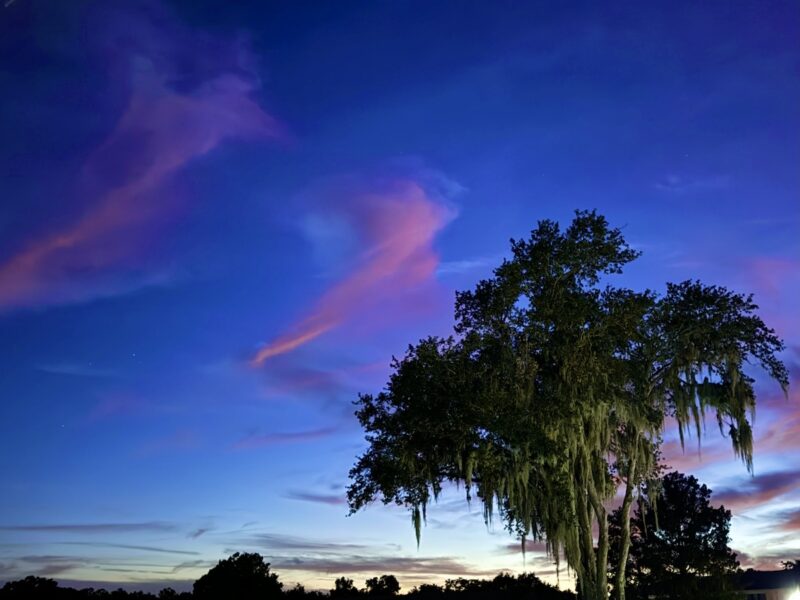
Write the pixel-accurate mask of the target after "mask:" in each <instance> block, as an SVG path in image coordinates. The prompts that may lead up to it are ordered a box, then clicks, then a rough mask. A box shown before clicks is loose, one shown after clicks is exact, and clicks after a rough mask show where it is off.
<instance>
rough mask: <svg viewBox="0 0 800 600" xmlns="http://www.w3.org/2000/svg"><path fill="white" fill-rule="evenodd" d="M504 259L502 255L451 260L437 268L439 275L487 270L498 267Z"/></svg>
mask: <svg viewBox="0 0 800 600" xmlns="http://www.w3.org/2000/svg"><path fill="white" fill-rule="evenodd" d="M502 260H503V257H502V256H501V255H496V256H484V257H480V258H472V259H465V260H451V261H447V262H442V263H441V264H440V265H439V268H438V269H436V273H437V274H438V275H463V274H464V273H472V272H473V271H485V270H489V269H490V268H493V267H496V266H497V265H499V264H500V262H501V261H502Z"/></svg>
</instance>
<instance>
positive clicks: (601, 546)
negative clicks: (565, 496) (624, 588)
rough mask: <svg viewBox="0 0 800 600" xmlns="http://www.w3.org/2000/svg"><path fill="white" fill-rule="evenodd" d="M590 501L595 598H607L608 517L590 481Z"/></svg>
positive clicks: (605, 599) (604, 599)
mask: <svg viewBox="0 0 800 600" xmlns="http://www.w3.org/2000/svg"><path fill="white" fill-rule="evenodd" d="M589 490H590V491H589V494H590V496H589V497H590V501H591V505H592V509H593V510H594V514H595V518H596V519H597V550H596V551H595V561H596V565H597V566H596V568H595V572H596V574H597V575H596V577H597V580H596V582H595V589H596V590H597V598H602V599H603V600H607V599H608V544H609V542H608V518H607V516H606V508H605V506H603V502H602V501H601V500H600V497H599V495H598V494H597V490H596V489H595V488H594V482H592V485H591V487H590V488H589Z"/></svg>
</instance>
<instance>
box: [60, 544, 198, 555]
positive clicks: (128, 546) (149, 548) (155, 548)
mask: <svg viewBox="0 0 800 600" xmlns="http://www.w3.org/2000/svg"><path fill="white" fill-rule="evenodd" d="M57 543H59V544H65V545H68V546H92V547H96V548H119V549H122V550H139V551H142V552H157V553H158V554H181V555H186V556H199V555H200V553H199V552H194V551H192V550H175V549H173V548H162V547H160V546H138V545H133V544H112V543H107V542H57Z"/></svg>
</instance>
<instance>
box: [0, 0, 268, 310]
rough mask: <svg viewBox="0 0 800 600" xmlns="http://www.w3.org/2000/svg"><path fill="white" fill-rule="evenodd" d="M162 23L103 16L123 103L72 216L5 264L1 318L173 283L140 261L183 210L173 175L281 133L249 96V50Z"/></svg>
mask: <svg viewBox="0 0 800 600" xmlns="http://www.w3.org/2000/svg"><path fill="white" fill-rule="evenodd" d="M162 12H163V11H162ZM158 17H159V18H158V19H152V20H150V19H147V18H145V17H143V14H140V13H133V12H131V13H127V14H125V15H111V14H110V13H108V14H105V17H104V18H105V19H106V21H104V22H103V23H102V27H100V28H98V31H102V32H103V33H102V34H100V35H106V36H108V37H107V39H106V40H105V42H106V43H105V45H103V47H102V51H103V52H104V53H105V54H106V55H107V56H104V58H106V62H107V63H109V64H110V65H113V67H115V68H116V71H114V70H113V69H112V79H114V78H115V77H116V78H119V79H123V80H124V81H125V84H126V87H127V88H128V90H129V93H128V101H127V105H126V106H125V108H124V110H123V112H122V114H121V116H120V117H119V120H118V121H117V124H116V126H115V127H114V129H113V130H112V131H111V133H110V134H109V135H108V137H107V138H106V139H105V141H103V142H102V143H101V144H100V145H99V147H97V148H96V149H95V151H94V152H92V153H91V154H90V155H89V157H88V158H87V160H86V162H85V164H84V168H83V171H82V173H81V175H80V178H79V179H80V180H79V181H77V182H76V186H75V192H74V193H75V194H77V198H78V199H77V200H75V201H73V202H72V204H74V205H75V206H74V212H75V214H76V216H74V217H73V218H72V219H71V220H69V219H67V221H68V224H66V225H62V226H59V227H57V228H51V229H50V230H42V231H39V232H38V233H36V235H35V236H33V237H31V238H30V239H28V240H27V242H25V243H24V244H23V245H22V247H20V248H18V249H17V250H16V252H14V253H12V254H11V255H10V256H9V257H8V258H6V259H5V260H4V261H3V262H2V263H0V312H2V311H9V310H13V309H18V308H25V307H33V306H47V305H53V304H62V303H72V302H81V301H87V300H90V299H93V298H97V297H102V296H107V295H114V294H118V293H122V292H124V291H127V290H129V289H132V288H136V287H141V286H142V285H149V284H152V283H159V282H162V281H163V279H165V278H168V277H169V275H166V276H162V275H159V274H157V273H156V274H154V269H153V267H152V265H149V264H148V261H147V260H146V257H145V256H143V254H144V253H145V249H146V248H148V247H149V246H151V244H150V243H149V242H150V239H149V238H150V237H152V236H153V235H154V232H155V231H156V230H157V229H158V228H159V227H161V226H163V225H164V224H165V223H166V222H167V221H168V220H169V218H170V216H171V215H173V214H174V213H175V212H176V211H177V210H178V209H179V206H178V202H177V201H176V199H175V198H176V194H175V193H174V191H173V190H167V189H166V186H167V185H168V184H169V183H170V181H171V179H172V178H173V176H174V175H175V174H176V173H178V172H179V171H180V170H181V169H183V168H184V167H186V166H187V165H188V164H190V163H191V162H192V161H194V160H196V159H198V158H200V157H202V156H204V155H206V154H208V153H209V152H211V151H212V150H214V149H215V148H216V147H217V146H219V145H220V144H221V143H222V142H223V141H225V140H227V139H234V138H238V139H242V138H252V139H263V138H278V137H281V136H282V135H283V132H282V128H281V127H280V125H279V124H278V123H277V122H276V120H275V119H274V118H273V117H271V116H270V115H268V114H267V113H265V112H264V111H263V110H262V109H261V108H260V107H259V105H258V104H257V102H256V100H255V99H254V97H253V92H254V91H255V89H256V88H257V87H258V78H257V76H256V74H255V71H254V70H253V68H252V64H251V63H252V60H251V58H250V57H249V52H248V50H247V47H246V45H245V44H244V42H243V41H242V40H235V41H233V42H222V41H217V40H211V39H210V38H209V37H208V36H205V35H203V34H201V33H198V32H193V31H189V30H187V29H186V28H183V27H181V26H180V25H179V24H177V23H175V22H174V21H172V20H170V19H169V18H165V15H158ZM122 22H124V25H122ZM113 31H116V32H117V33H118V34H119V37H116V38H113V37H112V33H111V32H113ZM212 42H213V43H212ZM207 53H208V54H209V55H208V56H207V55H206V54H207ZM212 53H213V56H210V54H212ZM67 196H68V197H69V193H67ZM68 205H69V204H68ZM61 222H62V223H63V222H64V221H63V220H62V221H61Z"/></svg>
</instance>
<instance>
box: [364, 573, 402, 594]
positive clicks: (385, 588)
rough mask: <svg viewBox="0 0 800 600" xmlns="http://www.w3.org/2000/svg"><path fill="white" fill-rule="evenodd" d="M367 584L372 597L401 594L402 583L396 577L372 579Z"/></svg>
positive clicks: (368, 592) (387, 576)
mask: <svg viewBox="0 0 800 600" xmlns="http://www.w3.org/2000/svg"><path fill="white" fill-rule="evenodd" d="M365 583H366V586H367V594H369V595H370V596H395V595H397V594H398V593H399V592H400V583H399V582H398V581H397V577H395V576H394V575H381V576H380V577H372V578H370V579H367V581H366V582H365Z"/></svg>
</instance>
